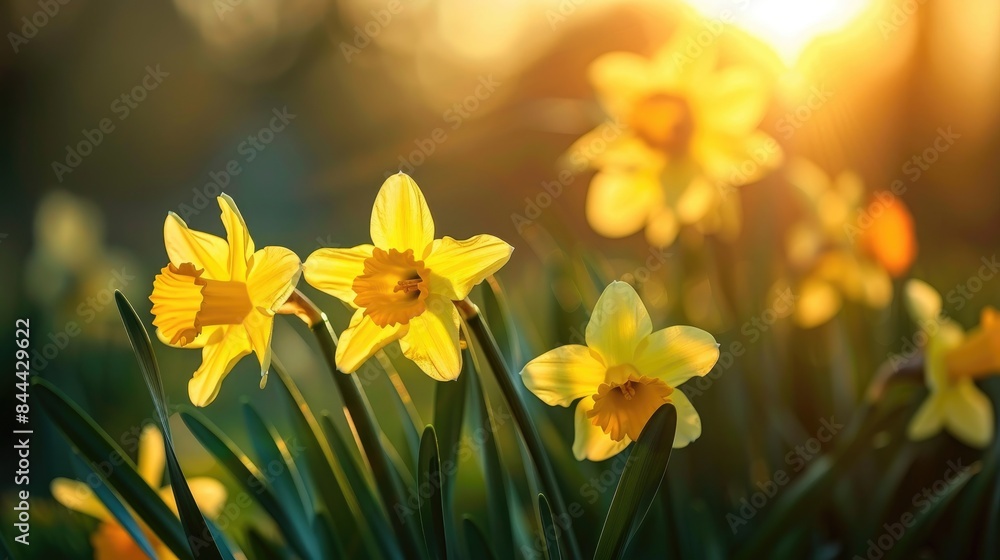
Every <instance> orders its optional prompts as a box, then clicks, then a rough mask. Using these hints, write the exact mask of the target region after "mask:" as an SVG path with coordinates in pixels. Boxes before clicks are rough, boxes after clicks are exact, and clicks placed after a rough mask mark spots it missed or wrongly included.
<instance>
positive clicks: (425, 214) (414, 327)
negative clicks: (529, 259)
mask: <svg viewBox="0 0 1000 560" xmlns="http://www.w3.org/2000/svg"><path fill="white" fill-rule="evenodd" d="M371 238H372V242H373V243H374V244H373V245H359V246H357V247H354V248H352V249H319V250H317V251H316V252H314V253H313V254H312V255H309V258H308V259H306V262H305V266H304V270H305V279H306V281H307V282H308V283H309V284H310V285H312V286H313V287H315V288H317V289H319V290H322V291H324V292H326V293H328V294H330V295H332V296H334V297H337V298H339V299H341V300H343V301H345V302H347V303H348V304H350V305H351V306H352V307H354V308H355V309H356V311H355V313H354V317H353V318H352V319H351V324H350V326H349V327H348V328H347V330H345V331H344V332H343V334H342V335H341V337H340V343H339V344H338V345H337V356H336V359H337V367H338V368H339V369H340V370H341V371H343V372H345V373H351V372H354V371H356V370H357V369H358V367H360V366H361V364H363V363H364V362H365V361H366V360H367V359H369V358H371V357H372V356H373V355H374V354H375V353H376V352H378V351H379V350H380V349H381V348H383V347H384V346H386V345H387V344H389V343H390V342H392V341H394V340H399V343H400V346H401V348H402V350H403V355H404V356H406V357H407V358H409V359H410V360H413V361H414V362H415V363H416V364H417V365H418V366H420V369H422V370H423V371H424V372H425V373H426V374H427V375H429V376H431V377H433V378H434V379H437V380H440V381H447V380H451V379H455V378H457V377H458V374H459V372H460V371H461V369H462V355H461V352H460V350H459V340H458V324H459V317H458V311H457V310H456V309H455V306H454V305H453V304H452V301H454V300H462V299H464V298H465V297H466V296H467V295H469V292H470V291H471V290H472V288H473V286H475V285H476V284H478V283H480V282H482V281H483V279H485V278H486V277H487V276H489V275H491V274H493V273H494V272H496V271H497V270H500V267H502V266H503V265H504V264H506V263H507V260H508V259H510V255H511V251H513V247H511V246H510V245H508V244H507V243H504V242H503V241H502V240H500V239H498V238H496V237H493V236H492V235H477V236H475V237H472V238H470V239H466V240H465V241H456V240H455V239H452V238H451V237H444V238H442V239H434V220H433V219H432V218H431V213H430V209H428V207H427V202H426V201H425V200H424V195H423V193H422V192H421V191H420V188H419V187H418V186H417V184H416V183H415V182H414V181H413V179H411V178H410V177H409V176H408V175H406V174H405V173H402V172H400V173H398V174H396V175H393V176H391V177H389V178H388V179H386V181H385V182H384V183H383V184H382V188H381V190H379V193H378V195H377V196H376V197H375V206H374V208H372V219H371Z"/></svg>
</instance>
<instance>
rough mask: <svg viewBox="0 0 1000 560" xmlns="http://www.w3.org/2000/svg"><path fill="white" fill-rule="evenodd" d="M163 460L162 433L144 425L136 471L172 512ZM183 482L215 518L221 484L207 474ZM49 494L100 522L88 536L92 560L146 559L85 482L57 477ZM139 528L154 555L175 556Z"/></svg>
mask: <svg viewBox="0 0 1000 560" xmlns="http://www.w3.org/2000/svg"><path fill="white" fill-rule="evenodd" d="M165 463H166V455H165V454H164V447H163V435H162V434H161V433H160V431H159V430H158V429H157V428H155V427H153V426H147V427H146V428H145V429H143V431H142V433H141V434H140V436H139V457H138V461H137V465H136V466H137V470H138V472H139V474H140V475H141V476H142V479H143V480H145V481H146V484H148V485H149V486H150V487H152V488H153V489H154V490H158V491H159V495H160V499H162V500H163V502H164V503H165V504H166V505H167V506H168V507H170V509H171V510H173V512H174V514H175V515H176V514H177V505H176V503H175V502H174V494H173V491H172V490H171V488H170V486H165V487H163V488H160V484H161V482H162V481H163V468H164V466H165ZM187 483H188V486H189V487H190V488H191V495H192V496H194V499H195V502H196V503H197V504H198V508H199V509H200V510H201V512H202V513H203V514H205V515H206V516H208V517H209V518H211V519H214V518H216V517H218V516H219V513H221V512H222V508H223V506H225V503H226V488H225V486H223V485H222V483H221V482H219V481H218V480H215V479H214V478H207V477H195V478H189V479H187ZM52 496H53V497H54V498H55V499H56V501H58V502H59V503H61V504H62V505H64V506H66V507H68V508H70V509H72V510H74V511H77V512H80V513H84V514H87V515H89V516H91V517H94V518H97V519H98V520H100V521H101V524H100V525H99V526H98V528H97V531H95V532H94V534H93V535H91V537H90V543H91V546H93V547H94V558H95V560H132V559H135V560H144V559H145V558H146V554H144V553H143V551H142V549H141V548H140V547H139V545H138V544H137V543H136V542H135V541H134V540H132V537H131V536H130V535H129V533H128V531H126V530H125V528H123V527H122V526H121V524H119V522H118V520H117V519H115V517H114V516H113V515H112V514H111V512H110V511H108V509H107V508H106V507H104V504H103V503H101V500H100V499H99V498H98V497H97V495H96V494H94V491H93V490H92V489H91V487H90V486H89V485H87V484H85V483H83V482H80V481H77V480H70V479H68V478H57V479H55V480H53V481H52ZM142 529H143V533H144V534H145V536H146V539H147V540H148V541H149V543H150V544H151V545H152V547H153V550H154V552H156V555H157V557H158V558H161V559H163V560H173V559H176V558H177V557H176V556H174V555H173V553H172V552H171V551H170V549H169V548H167V546H166V545H164V544H163V542H161V541H160V540H159V539H158V538H156V535H155V534H153V532H152V531H150V530H149V529H148V528H147V527H143V528H142Z"/></svg>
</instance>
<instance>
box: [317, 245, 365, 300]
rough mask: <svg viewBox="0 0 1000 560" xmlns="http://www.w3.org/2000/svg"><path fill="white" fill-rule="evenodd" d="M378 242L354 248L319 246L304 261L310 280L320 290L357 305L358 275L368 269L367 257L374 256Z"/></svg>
mask: <svg viewBox="0 0 1000 560" xmlns="http://www.w3.org/2000/svg"><path fill="white" fill-rule="evenodd" d="M374 249H375V246H374V245H358V246H357V247H353V248H351V249H317V250H316V251H313V253H312V254H311V255H309V258H307V259H306V262H305V264H304V265H303V274H304V275H305V279H306V282H308V283H309V285H310V286H312V287H313V288H316V289H317V290H322V291H324V292H326V293H328V294H330V295H331V296H333V297H335V298H337V299H339V300H341V301H344V302H347V303H349V304H351V305H352V306H354V307H357V306H355V305H354V298H355V297H357V295H358V294H357V293H355V291H354V287H353V286H354V279H355V278H357V277H358V276H361V275H362V274H364V272H365V260H366V259H369V258H371V256H372V251H373V250H374Z"/></svg>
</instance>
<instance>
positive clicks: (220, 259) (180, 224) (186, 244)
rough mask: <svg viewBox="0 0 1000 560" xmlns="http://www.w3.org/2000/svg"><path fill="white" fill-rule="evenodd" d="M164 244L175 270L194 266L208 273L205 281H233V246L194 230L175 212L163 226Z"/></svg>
mask: <svg viewBox="0 0 1000 560" xmlns="http://www.w3.org/2000/svg"><path fill="white" fill-rule="evenodd" d="M163 244H164V246H166V248H167V257H169V258H170V263H171V264H173V265H174V266H178V267H179V266H180V265H182V264H184V263H191V264H193V265H194V266H195V268H201V269H204V270H205V273H204V275H203V276H204V277H205V278H211V279H214V280H229V269H228V266H229V265H228V263H229V245H227V244H226V241H225V240H224V239H222V238H221V237H217V236H215V235H211V234H208V233H204V232H200V231H195V230H193V229H190V228H188V226H187V224H186V223H184V220H182V219H181V218H180V216H178V215H177V214H174V213H173V212H171V213H170V214H168V215H167V219H166V221H164V222H163Z"/></svg>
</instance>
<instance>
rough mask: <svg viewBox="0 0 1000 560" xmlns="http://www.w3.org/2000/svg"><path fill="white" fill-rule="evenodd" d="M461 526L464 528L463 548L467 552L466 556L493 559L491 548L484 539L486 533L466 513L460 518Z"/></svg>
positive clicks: (483, 559)
mask: <svg viewBox="0 0 1000 560" xmlns="http://www.w3.org/2000/svg"><path fill="white" fill-rule="evenodd" d="M462 528H463V529H464V530H465V549H466V551H467V552H468V555H467V556H466V558H480V559H482V560H494V559H495V558H496V555H495V554H493V548H491V547H490V544H489V542H488V541H487V540H486V535H484V534H483V531H482V530H481V529H480V528H479V526H478V525H476V523H475V522H474V521H473V520H472V518H471V517H469V516H468V515H466V516H464V517H463V518H462Z"/></svg>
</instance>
